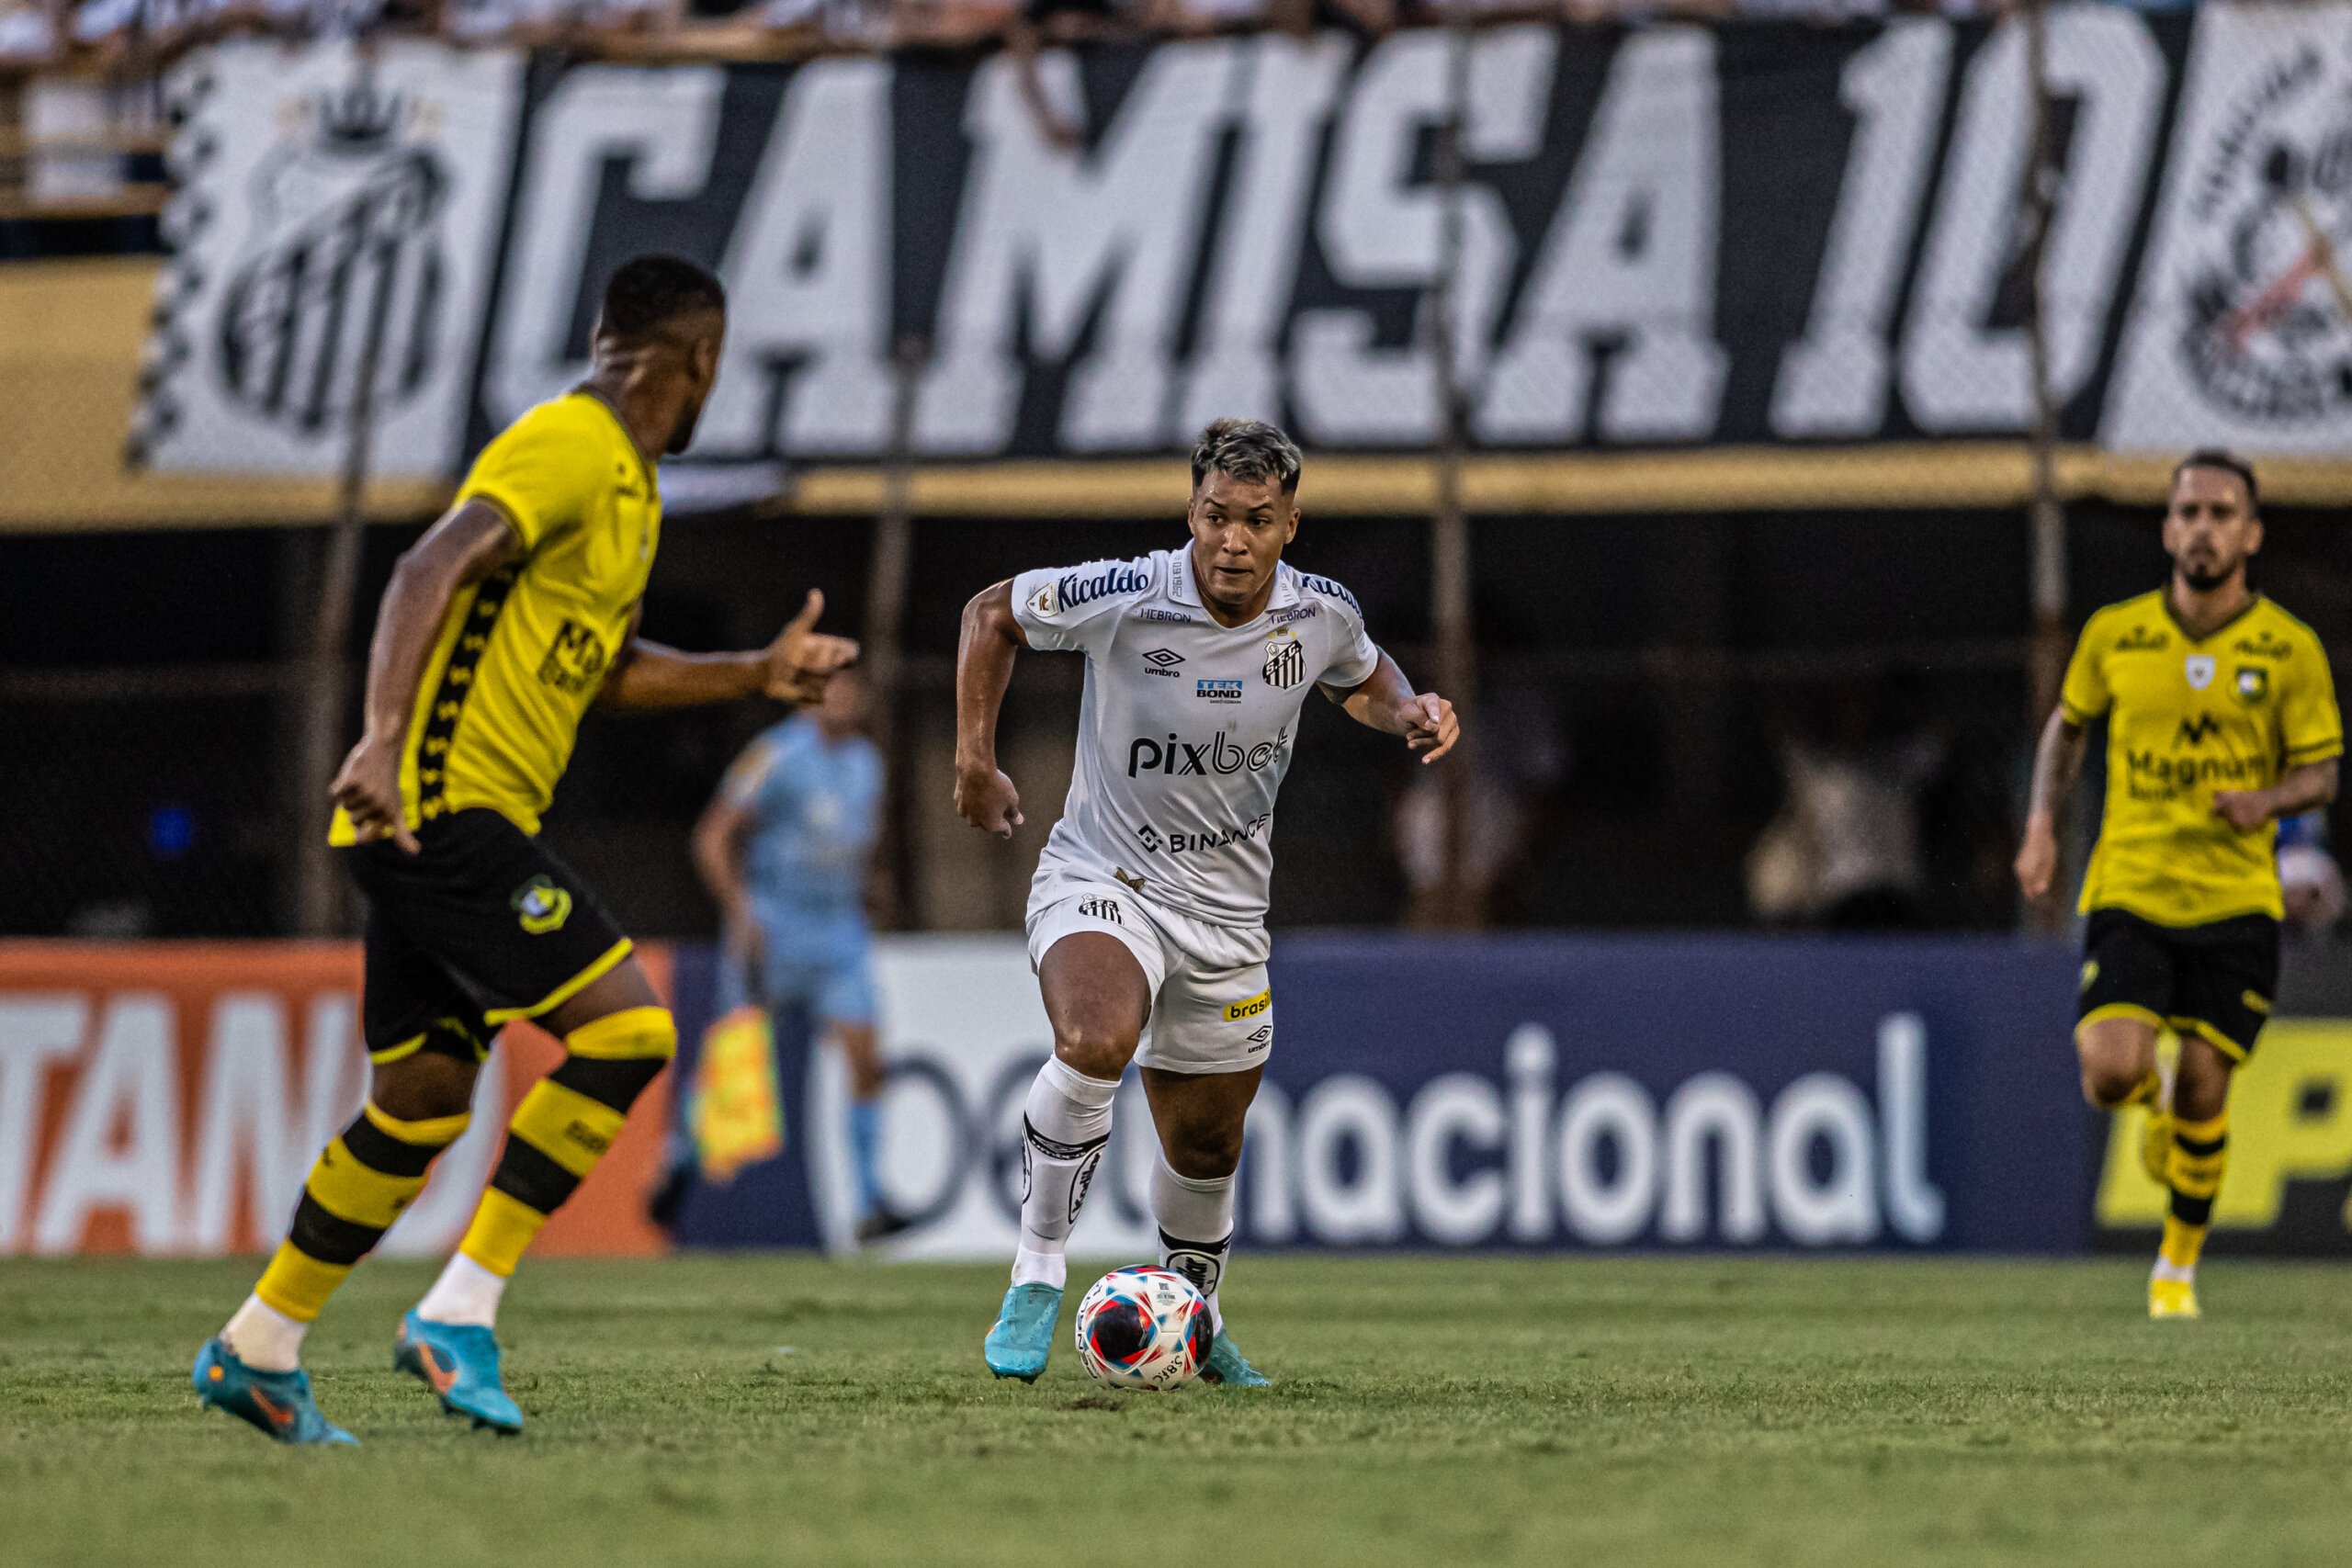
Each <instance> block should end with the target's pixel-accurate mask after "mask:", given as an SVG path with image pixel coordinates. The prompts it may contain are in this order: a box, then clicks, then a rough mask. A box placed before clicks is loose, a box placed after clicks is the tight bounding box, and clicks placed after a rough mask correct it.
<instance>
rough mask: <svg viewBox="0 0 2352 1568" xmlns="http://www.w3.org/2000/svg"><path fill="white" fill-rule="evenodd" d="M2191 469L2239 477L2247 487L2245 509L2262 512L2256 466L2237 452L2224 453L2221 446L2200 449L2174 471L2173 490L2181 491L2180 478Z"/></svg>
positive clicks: (2181, 461) (2240, 481)
mask: <svg viewBox="0 0 2352 1568" xmlns="http://www.w3.org/2000/svg"><path fill="white" fill-rule="evenodd" d="M2191 468H2220V469H2221V470H2222V472H2224V473H2231V474H2235V475H2237V477H2238V482H2239V483H2241V484H2243V485H2245V509H2246V510H2247V511H2248V512H2259V511H2261V510H2262V491H2261V490H2260V489H2259V488H2258V487H2257V486H2256V484H2255V482H2254V465H2253V464H2252V463H2249V462H2247V461H2246V460H2245V458H2244V457H2239V456H2238V455H2237V454H2236V453H2235V452H2229V451H2224V450H2223V449H2222V448H2221V447H2219V446H2200V447H2199V448H2198V449H2197V450H2196V451H2194V452H2191V453H2190V454H2189V455H2188V457H2183V458H2182V459H2181V460H2180V464H2179V466H2178V467H2177V468H2174V469H2173V471H2172V485H2171V488H2172V489H2174V490H2177V489H2179V488H2180V476H2181V475H2183V474H2185V473H2187V472H2188V470H2189V469H2191Z"/></svg>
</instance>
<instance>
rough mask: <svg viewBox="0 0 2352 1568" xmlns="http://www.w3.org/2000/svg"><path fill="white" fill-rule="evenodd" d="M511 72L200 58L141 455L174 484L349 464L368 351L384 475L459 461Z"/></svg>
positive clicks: (439, 469) (415, 51)
mask: <svg viewBox="0 0 2352 1568" xmlns="http://www.w3.org/2000/svg"><path fill="white" fill-rule="evenodd" d="M521 61H522V57H521V56H520V55H519V54H516V53H514V52H512V51H452V50H447V49H445V48H442V47H441V46H439V45H437V44H432V43H424V42H403V43H390V44H385V45H381V46H379V47H378V48H377V50H376V51H374V52H373V54H372V56H371V57H370V58H368V59H367V60H364V61H363V60H362V59H361V58H360V57H359V56H358V55H357V53H356V51H354V50H353V49H352V48H351V46H349V45H348V44H322V45H316V46H312V47H310V48H306V49H302V50H299V51H296V50H286V49H282V48H279V47H277V46H276V45H273V44H269V43H265V42H262V41H259V40H251V41H241V42H234V43H229V44H224V45H222V46H220V47H219V48H215V49H209V50H206V51H200V52H199V53H198V54H196V55H194V56H191V57H190V59H189V60H188V61H187V63H185V64H184V65H183V66H181V67H180V68H179V70H178V71H177V72H175V74H174V76H173V79H172V82H171V86H170V91H171V94H172V96H173V99H174V101H175V104H176V105H178V106H179V108H180V111H181V112H182V114H183V115H184V117H185V118H184V119H183V120H182V123H181V126H180V129H179V133H178V135H177V136H176V138H175V141H174V145H173V150H172V160H173V164H174V172H175V176H176V177H177V179H178V182H179V188H178V190H177V191H176V193H175V196H174V197H173V201H172V205H171V207H170V209H169V210H168V211H167V212H166V213H165V216H164V225H165V231H166V233H167V234H168V235H169V236H170V237H171V239H172V241H173V243H174V256H173V260H172V263H171V265H168V266H167V267H165V268H164V274H163V276H162V279H161V281H160V282H159V283H158V285H157V296H156V323H157V324H156V331H155V335H154V338H153V344H152V345H151V348H150V354H149V364H148V367H147V372H146V377H145V381H146V386H145V391H146V396H145V400H144V401H143V402H142V404H141V412H140V427H139V429H138V431H137V432H136V433H135V434H134V441H133V446H134V448H135V449H136V450H137V451H138V452H139V453H140V454H141V456H142V457H144V459H145V460H146V461H147V462H148V463H149V464H150V465H151V466H153V468H158V469H162V470H172V471H181V472H211V473H222V472H234V473H272V474H308V475H321V476H322V475H328V474H333V473H335V472H337V471H338V470H339V469H340V468H342V466H343V463H344V460H345V452H346V450H347V448H348V445H349V440H350V435H349V426H350V412H351V405H352V400H353V397H354V394H355V392H356V389H357V386H358V372H359V367H360V366H361V365H362V364H363V363H364V356H365V354H366V344H367V340H368V336H369V334H370V333H376V334H377V344H376V377H375V421H374V426H375V434H374V438H373V445H372V450H371V454H370V461H369V468H370V469H371V470H372V471H373V472H374V473H375V474H376V475H378V476H379V477H384V478H397V479H434V478H440V477H444V476H446V475H447V474H448V473H449V472H451V471H452V469H453V468H455V467H456V466H457V465H458V462H459V461H460V459H461V458H462V457H463V456H464V453H463V449H462V448H463V443H464V437H465V428H466V415H467V405H468V400H469V393H470V391H471V387H470V384H469V383H470V378H471V375H472V368H473V360H474V347H475V343H476V340H477V338H478V337H479V335H480V333H481V320H482V316H483V313H484V311H485V310H487V308H488V291H489V282H490V273H491V267H492V261H493V259H494V256H495V254H496V250H497V243H498V231H499V224H500V220H501V217H502V215H503V211H504V208H505V202H506V183H507V175H508V171H509V168H510V166H511V165H512V163H513V147H512V142H513V137H514V128H515V119H516V111H517V108H518V103H517V97H516V94H517V91H518V86H519V81H520V67H521Z"/></svg>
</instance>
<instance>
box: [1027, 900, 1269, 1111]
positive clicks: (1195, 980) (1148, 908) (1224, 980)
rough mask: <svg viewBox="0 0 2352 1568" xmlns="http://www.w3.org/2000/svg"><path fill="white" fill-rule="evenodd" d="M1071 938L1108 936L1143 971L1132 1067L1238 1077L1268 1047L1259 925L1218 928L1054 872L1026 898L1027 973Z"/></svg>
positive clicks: (1264, 946) (1265, 946) (1260, 1061)
mask: <svg viewBox="0 0 2352 1568" xmlns="http://www.w3.org/2000/svg"><path fill="white" fill-rule="evenodd" d="M1079 931H1100V932H1102V933H1103V935H1105V936H1110V937H1116V938H1117V939H1118V940H1119V941H1120V942H1124V943H1125V945H1126V949H1127V951H1128V952H1129V953H1134V954H1135V955H1136V963H1137V964H1141V965H1143V973H1144V979H1145V981H1146V983H1148V985H1149V986H1150V987H1151V996H1152V1003H1151V1017H1150V1019H1149V1020H1148V1021H1147V1022H1146V1023H1145V1025H1144V1035H1143V1045H1142V1048H1141V1049H1140V1050H1138V1051H1137V1052H1136V1061H1137V1062H1138V1063H1140V1064H1142V1065H1143V1066H1147V1067H1158V1068H1159V1069H1160V1070H1161V1071H1163V1072H1170V1073H1240V1072H1247V1071H1249V1070H1250V1068H1251V1067H1256V1066H1264V1065H1265V1061H1266V1058H1267V1057H1268V1056H1270V1055H1272V1054H1273V1048H1274V995H1273V988H1272V985H1271V984H1270V983H1269V982H1268V980H1267V978H1266V954H1267V953H1268V951H1269V950H1270V945H1271V944H1270V942H1269V941H1268V938H1267V936H1266V928H1265V927H1263V926H1220V925H1213V924H1211V923H1210V922H1209V921H1207V920H1196V919H1193V918H1192V917H1191V916H1189V915H1180V914H1178V913H1176V911H1174V910H1173V909H1170V908H1166V907H1164V906H1162V905H1159V904H1156V903H1153V902H1151V901H1150V900H1148V899H1146V898H1142V897H1138V896H1137V895H1136V892H1135V890H1134V889H1133V888H1131V887H1128V886H1126V885H1125V884H1124V883H1122V882H1120V881H1118V880H1117V879H1115V878H1114V877H1109V876H1103V877H1097V876H1095V875H1093V874H1090V873H1088V872H1086V871H1083V870H1079V869H1074V868H1067V867H1065V868H1057V869H1056V870H1054V871H1052V872H1049V873H1046V874H1041V875H1040V876H1039V877H1038V878H1037V880H1036V882H1035V884H1034V885H1033V886H1031V888H1030V890H1029V967H1030V968H1031V969H1033V970H1034V969H1035V968H1037V967H1038V966H1039V965H1040V964H1044V963H1045V961H1046V952H1047V951H1048V950H1049V949H1051V948H1052V947H1053V945H1054V943H1056V942H1059V941H1061V939H1062V938H1064V937H1066V936H1070V935H1074V934H1075V933H1077V932H1079Z"/></svg>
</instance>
